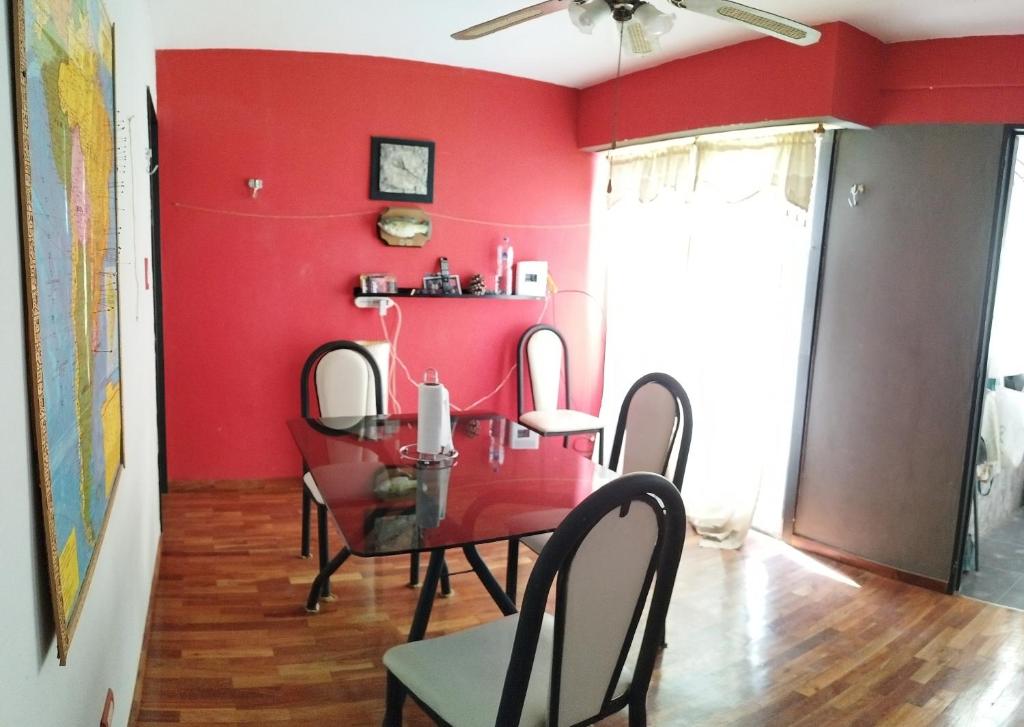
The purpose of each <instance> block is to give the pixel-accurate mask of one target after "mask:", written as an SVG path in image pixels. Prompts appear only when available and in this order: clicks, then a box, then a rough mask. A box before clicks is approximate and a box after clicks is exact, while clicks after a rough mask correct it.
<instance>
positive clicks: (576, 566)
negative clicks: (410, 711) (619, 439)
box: [496, 472, 686, 727]
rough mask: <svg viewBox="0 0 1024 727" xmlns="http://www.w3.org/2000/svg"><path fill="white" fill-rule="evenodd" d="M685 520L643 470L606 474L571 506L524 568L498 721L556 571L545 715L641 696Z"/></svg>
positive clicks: (519, 681)
mask: <svg viewBox="0 0 1024 727" xmlns="http://www.w3.org/2000/svg"><path fill="white" fill-rule="evenodd" d="M685 521H686V513H685V510H684V508H683V501H682V498H681V496H680V494H679V491H678V490H677V489H676V488H675V487H674V486H673V485H672V483H671V482H669V481H668V480H666V479H665V478H664V477H662V476H660V475H655V474H651V473H647V472H644V473H636V474H631V475H625V476H623V477H620V478H618V479H617V480H615V481H613V482H610V483H609V484H607V485H605V486H604V487H601V488H599V489H598V490H596V491H595V492H594V493H593V494H592V495H590V496H589V497H588V498H587V499H586V500H584V501H583V502H582V503H580V504H579V505H578V506H577V507H576V508H575V509H573V511H572V512H571V513H569V515H568V516H567V517H566V519H565V520H564V521H563V522H562V524H561V525H560V526H559V527H558V529H557V530H555V532H554V534H553V535H552V536H551V539H550V540H549V541H548V542H547V544H546V545H545V546H544V550H543V551H541V554H540V556H539V557H538V559H537V562H536V563H535V564H534V567H533V572H532V573H531V574H530V580H529V582H528V583H527V586H526V592H525V594H524V596H523V605H522V609H521V610H520V612H519V625H518V627H517V630H516V637H515V642H514V644H513V647H512V656H511V660H510V662H509V668H508V672H507V673H506V676H505V684H504V688H503V691H502V697H501V704H500V707H499V710H498V717H497V721H496V724H499V725H506V724H519V719H520V717H521V714H522V708H523V703H524V700H525V697H526V690H527V687H528V685H529V680H530V673H531V671H532V668H533V661H534V657H535V656H536V653H537V641H538V637H539V634H540V630H541V626H542V623H543V621H544V611H545V605H546V604H547V600H548V595H549V593H550V591H551V586H552V584H553V583H554V582H555V581H556V579H557V585H556V597H555V626H554V628H555V633H554V643H553V650H552V656H551V659H552V663H551V701H550V704H549V716H548V724H549V725H552V727H557V725H574V724H577V723H582V722H584V721H587V720H590V719H592V718H594V717H597V716H599V715H605V714H610V713H611V712H614V711H617V710H618V709H620V708H621V707H622V706H624V705H625V704H627V703H637V702H640V701H642V700H644V699H645V698H646V695H647V689H648V686H649V685H650V680H651V673H652V671H653V669H654V659H655V656H656V652H657V647H658V645H659V644H660V643H661V638H662V629H663V624H664V621H665V614H666V613H667V610H668V603H669V599H670V598H671V595H672V587H673V585H674V584H675V578H676V571H677V570H678V567H679V558H680V556H681V554H682V550H683V537H684V535H685ZM652 582H653V583H654V593H653V595H652V597H651V600H650V609H649V611H648V615H647V619H646V624H645V627H644V629H643V637H642V639H643V640H642V642H641V646H640V651H639V655H638V656H637V659H636V663H635V666H634V670H633V673H632V677H631V680H630V681H629V687H628V689H626V690H625V691H621V692H618V691H617V687H618V684H619V679H620V676H621V674H622V670H623V665H624V664H625V662H626V657H627V654H628V653H629V650H630V646H631V644H632V643H633V639H634V637H635V636H636V632H637V627H638V625H639V623H640V620H641V616H642V614H643V610H644V605H645V603H646V602H647V596H648V594H649V592H650V589H651V584H652ZM588 723H589V722H588Z"/></svg>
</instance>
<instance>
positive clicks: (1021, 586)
mask: <svg viewBox="0 0 1024 727" xmlns="http://www.w3.org/2000/svg"><path fill="white" fill-rule="evenodd" d="M980 554H981V564H980V565H981V569H980V570H979V571H978V572H976V573H975V572H970V573H964V576H963V580H962V581H961V583H960V592H961V593H962V594H963V595H965V596H970V597H971V598H977V599H979V600H981V601H987V602H989V603H996V604H999V605H1001V606H1010V607H1011V608H1019V609H1024V509H1022V510H1018V511H1017V514H1016V515H1015V516H1014V518H1013V519H1012V520H1011V521H1010V522H1008V523H1006V524H1004V525H1001V526H999V527H998V528H996V529H995V530H993V531H992V532H991V533H989V534H988V536H987V537H986V536H984V535H982V537H981V553H980Z"/></svg>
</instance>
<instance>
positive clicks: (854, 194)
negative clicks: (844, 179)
mask: <svg viewBox="0 0 1024 727" xmlns="http://www.w3.org/2000/svg"><path fill="white" fill-rule="evenodd" d="M863 194H864V185H863V184H855V185H853V186H852V187H850V196H849V197H848V198H847V200H846V201H847V203H848V204H849V205H850V206H851V207H856V206H857V205H858V204H860V198H861V195H863Z"/></svg>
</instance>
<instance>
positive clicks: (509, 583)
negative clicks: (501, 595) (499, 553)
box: [505, 538, 519, 603]
mask: <svg viewBox="0 0 1024 727" xmlns="http://www.w3.org/2000/svg"><path fill="white" fill-rule="evenodd" d="M518 585H519V538H510V539H509V541H508V563H507V565H506V567H505V595H507V596H508V597H509V600H510V601H512V603H515V602H516V587H517V586H518Z"/></svg>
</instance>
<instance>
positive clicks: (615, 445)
mask: <svg viewBox="0 0 1024 727" xmlns="http://www.w3.org/2000/svg"><path fill="white" fill-rule="evenodd" d="M692 439H693V410H692V408H691V407H690V397H688V396H687V395H686V391H685V390H684V389H683V387H682V385H681V384H680V383H679V382H678V381H676V380H675V379H674V378H672V377H671V376H669V375H668V374H663V373H650V374H644V375H643V376H641V377H640V378H639V379H637V380H636V381H635V382H634V383H633V385H632V386H631V387H629V391H627V392H626V396H625V397H624V398H623V400H622V406H620V407H619V418H618V421H617V422H616V425H615V437H614V439H613V440H612V451H611V456H610V458H609V460H608V467H609V469H612V470H614V471H616V472H621V474H630V473H632V472H656V473H658V474H662V475H666V476H667V475H668V471H669V467H670V466H671V465H672V458H673V456H675V467H673V468H672V483H673V484H674V485H675V486H676V489H678V490H681V489H682V486H683V475H684V474H685V473H686V461H687V459H688V458H689V456H690V442H691V440H692ZM677 442H678V443H679V446H678V451H677V447H676V443H677ZM620 459H621V463H622V469H621V470H620V469H619V463H620ZM550 538H551V534H550V533H542V534H539V535H529V536H527V537H525V538H521V539H513V540H510V541H509V545H508V567H507V570H506V579H505V592H506V593H507V594H508V597H509V598H511V599H512V600H513V601H515V600H516V586H517V579H518V563H519V542H522V543H523V544H524V545H526V547H528V548H529V549H530V550H532V551H533V552H534V553H540V552H541V550H542V549H543V548H544V544H545V543H546V542H547V541H548V540H549V539H550Z"/></svg>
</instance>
